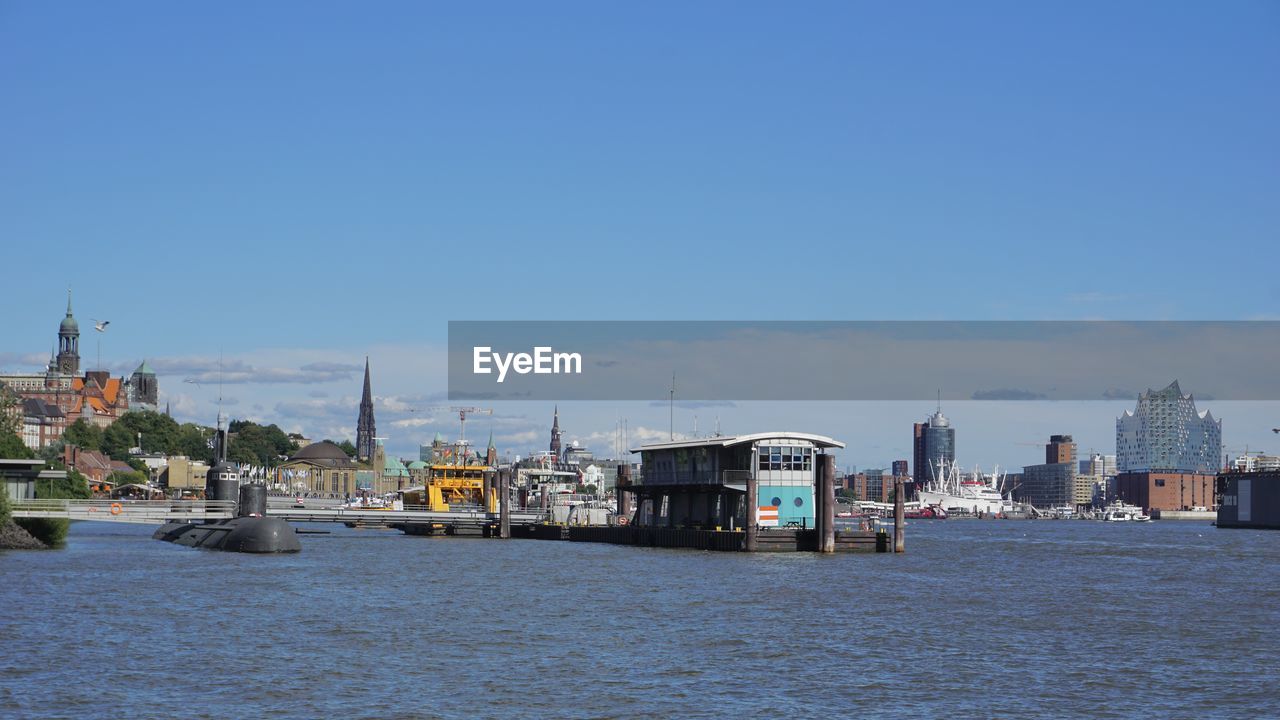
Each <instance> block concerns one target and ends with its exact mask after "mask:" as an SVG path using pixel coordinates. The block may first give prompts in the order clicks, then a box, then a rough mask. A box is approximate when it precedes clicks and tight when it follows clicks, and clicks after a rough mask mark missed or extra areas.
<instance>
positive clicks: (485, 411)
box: [449, 407, 493, 445]
mask: <svg viewBox="0 0 1280 720" xmlns="http://www.w3.org/2000/svg"><path fill="white" fill-rule="evenodd" d="M449 409H450V410H452V411H453V412H456V413H458V444H459V445H466V444H467V416H468V415H492V414H493V408H478V407H451V408H449Z"/></svg>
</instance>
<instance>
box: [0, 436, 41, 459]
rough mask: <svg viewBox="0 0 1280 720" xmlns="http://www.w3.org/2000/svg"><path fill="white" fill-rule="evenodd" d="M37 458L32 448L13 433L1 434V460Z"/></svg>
mask: <svg viewBox="0 0 1280 720" xmlns="http://www.w3.org/2000/svg"><path fill="white" fill-rule="evenodd" d="M35 456H36V454H35V453H33V452H31V448H29V447H27V446H26V444H25V443H23V442H22V438H20V437H18V436H17V435H15V434H13V433H11V432H7V433H3V434H0V458H10V459H13V458H16V459H27V458H34V457H35Z"/></svg>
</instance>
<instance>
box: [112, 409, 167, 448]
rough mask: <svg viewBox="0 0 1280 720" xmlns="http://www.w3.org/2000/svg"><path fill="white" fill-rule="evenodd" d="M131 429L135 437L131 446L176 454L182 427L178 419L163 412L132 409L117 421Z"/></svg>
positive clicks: (118, 423)
mask: <svg viewBox="0 0 1280 720" xmlns="http://www.w3.org/2000/svg"><path fill="white" fill-rule="evenodd" d="M115 424H116V425H123V426H124V427H126V428H128V429H129V434H130V436H131V437H132V438H133V440H132V441H131V446H134V445H138V440H139V437H141V445H138V446H139V447H141V448H142V452H144V453H164V454H166V455H176V454H178V452H177V447H178V436H179V432H180V428H179V426H178V423H177V421H175V420H174V419H173V418H171V417H169V416H168V415H165V414H163V413H158V412H154V411H151V410H130V411H129V412H127V413H125V414H124V416H123V417H121V418H120V419H119V420H117V421H116V422H115Z"/></svg>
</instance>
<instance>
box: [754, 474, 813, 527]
mask: <svg viewBox="0 0 1280 720" xmlns="http://www.w3.org/2000/svg"><path fill="white" fill-rule="evenodd" d="M775 498H776V499H777V500H779V502H778V526H779V527H785V526H786V524H787V523H789V522H796V523H803V524H804V527H807V528H811V527H813V523H814V512H813V488H812V487H809V486H804V485H800V486H795V485H787V486H781V485H761V486H760V502H759V503H758V504H759V505H761V506H763V505H773V504H774V503H773V500H774V499H775ZM797 498H799V499H800V502H801V504H800V505H799V506H797V505H796V499H797Z"/></svg>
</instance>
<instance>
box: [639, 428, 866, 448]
mask: <svg viewBox="0 0 1280 720" xmlns="http://www.w3.org/2000/svg"><path fill="white" fill-rule="evenodd" d="M761 440H805V441H808V442H811V443H813V445H814V447H819V448H843V447H844V443H842V442H840V441H839V440H834V439H832V438H829V437H827V436H826V435H814V434H813V433H804V432H794V431H791V430H782V431H778V432H762V433H751V434H749V435H719V436H716V437H709V438H695V439H693V440H674V441H671V442H664V443H652V444H649V445H641V446H640V447H638V448H635V449H633V450H631V452H633V453H635V452H641V451H645V450H667V449H674V448H686V447H731V446H733V445H740V444H742V443H755V442H760V441H761Z"/></svg>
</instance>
